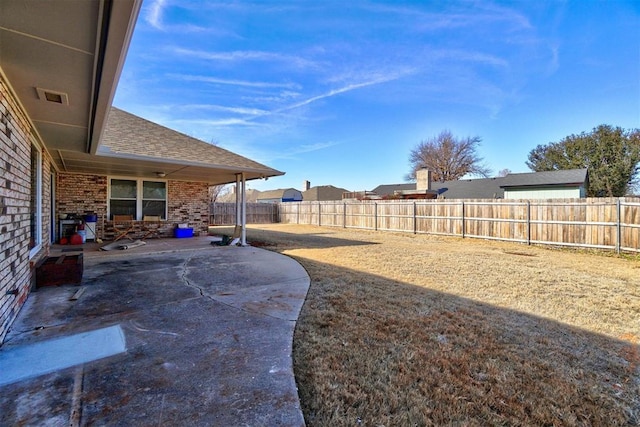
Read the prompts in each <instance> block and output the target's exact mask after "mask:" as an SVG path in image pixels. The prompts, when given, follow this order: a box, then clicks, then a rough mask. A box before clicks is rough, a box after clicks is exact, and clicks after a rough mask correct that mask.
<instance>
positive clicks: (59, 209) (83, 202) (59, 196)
mask: <svg viewBox="0 0 640 427" xmlns="http://www.w3.org/2000/svg"><path fill="white" fill-rule="evenodd" d="M89 213H95V214H97V215H98V223H97V224H96V237H99V238H102V239H104V234H105V221H106V220H107V177H106V176H104V175H86V174H77V173H60V174H58V179H57V181H56V222H57V221H59V219H60V215H64V214H77V215H80V216H82V215H85V214H89Z"/></svg>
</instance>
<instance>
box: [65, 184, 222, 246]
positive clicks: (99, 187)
mask: <svg viewBox="0 0 640 427" xmlns="http://www.w3.org/2000/svg"><path fill="white" fill-rule="evenodd" d="M107 184H108V179H107V177H106V176H102V175H85V174H70V173H60V174H58V179H57V186H56V211H57V212H56V218H59V217H60V215H61V214H69V213H75V214H79V215H84V214H86V213H89V212H95V213H96V214H97V215H98V223H97V224H96V236H97V237H99V238H101V239H104V240H113V239H114V238H115V237H116V236H117V232H116V231H115V230H114V228H113V222H112V221H109V220H108V218H107V204H108V201H107V194H108V192H107ZM208 188H209V186H208V185H207V184H206V183H201V182H184V181H167V199H168V200H167V220H166V221H163V223H162V224H161V226H160V227H159V230H158V231H159V232H158V236H159V237H173V230H174V228H175V227H176V225H177V224H179V223H188V224H189V227H193V229H194V235H196V236H197V235H206V233H207V226H208V225H209V203H208V200H209V195H208ZM144 226H145V224H144V223H143V222H142V221H135V222H134V228H135V230H134V231H133V232H132V233H131V234H130V235H129V237H131V238H141V237H143V236H144V235H145V231H144Z"/></svg>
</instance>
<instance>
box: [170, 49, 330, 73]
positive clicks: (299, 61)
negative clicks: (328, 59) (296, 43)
mask: <svg viewBox="0 0 640 427" xmlns="http://www.w3.org/2000/svg"><path fill="white" fill-rule="evenodd" d="M171 50H172V52H173V53H175V54H176V55H182V56H190V57H194V58H199V59H206V60H213V61H229V62H239V61H263V62H282V63H286V64H293V65H295V66H296V67H298V68H309V67H313V68H315V67H316V66H317V64H316V63H315V62H314V61H310V60H307V59H305V58H302V57H300V56H296V55H285V54H281V53H274V52H265V51H258V50H236V51H230V52H211V51H204V50H195V49H185V48H181V47H174V48H172V49H171Z"/></svg>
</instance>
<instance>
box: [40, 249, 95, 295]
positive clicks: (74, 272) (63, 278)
mask: <svg viewBox="0 0 640 427" xmlns="http://www.w3.org/2000/svg"><path fill="white" fill-rule="evenodd" d="M83 270H84V262H83V256H82V254H79V255H61V256H59V257H48V258H46V259H43V260H42V261H41V263H40V264H39V265H38V266H37V268H36V286H37V287H40V286H57V285H66V284H76V285H79V284H80V282H81V281H82V272H83Z"/></svg>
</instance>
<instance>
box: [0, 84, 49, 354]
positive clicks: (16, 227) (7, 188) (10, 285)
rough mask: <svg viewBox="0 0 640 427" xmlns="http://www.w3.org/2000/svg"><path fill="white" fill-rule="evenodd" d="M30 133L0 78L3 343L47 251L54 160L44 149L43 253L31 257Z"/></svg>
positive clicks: (0, 308) (0, 311)
mask: <svg viewBox="0 0 640 427" xmlns="http://www.w3.org/2000/svg"><path fill="white" fill-rule="evenodd" d="M31 134H32V129H31V125H30V123H29V121H28V120H27V117H26V115H25V113H24V112H23V111H22V109H21V108H20V106H19V104H18V103H17V102H16V101H15V99H14V98H13V96H12V95H11V93H10V91H9V89H8V86H7V85H6V83H5V81H4V80H3V79H2V78H1V77H0V159H1V160H0V343H1V342H2V341H3V340H4V338H5V336H6V334H7V332H8V330H9V327H10V326H11V323H12V322H13V321H14V320H15V317H16V315H17V314H18V312H19V311H20V308H21V307H22V304H23V303H24V301H25V300H26V299H27V296H28V294H29V291H30V289H31V279H32V277H33V275H32V264H34V263H35V262H36V261H37V260H38V259H40V258H42V257H43V256H44V255H46V254H47V253H48V251H49V239H50V233H49V229H50V224H51V221H50V206H51V199H50V197H51V186H50V179H51V178H50V174H51V160H50V158H49V156H48V154H47V153H46V151H44V150H43V153H42V214H43V218H42V230H41V236H42V249H41V251H40V252H39V253H37V254H36V255H35V256H34V257H32V258H31V259H29V252H30V251H29V226H30V195H31V166H30V165H31V136H30V135H31ZM8 291H17V294H16V295H13V294H7V292H8Z"/></svg>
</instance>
